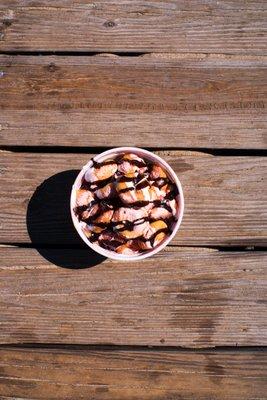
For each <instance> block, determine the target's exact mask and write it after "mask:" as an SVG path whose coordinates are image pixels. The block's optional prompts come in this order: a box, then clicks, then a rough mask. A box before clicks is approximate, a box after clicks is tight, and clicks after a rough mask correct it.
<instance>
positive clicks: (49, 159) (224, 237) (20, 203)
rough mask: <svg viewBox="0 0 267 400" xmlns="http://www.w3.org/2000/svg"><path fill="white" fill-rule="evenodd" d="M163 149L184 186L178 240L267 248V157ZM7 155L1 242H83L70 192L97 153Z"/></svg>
mask: <svg viewBox="0 0 267 400" xmlns="http://www.w3.org/2000/svg"><path fill="white" fill-rule="evenodd" d="M159 154H161V155H162V154H163V156H164V158H165V159H166V160H167V161H168V162H169V163H170V164H171V166H172V167H173V168H174V170H175V171H176V172H177V174H178V176H179V177H180V179H181V182H182V185H183V187H184V195H185V215H184V220H183V222H182V225H181V228H180V230H179V232H178V234H177V235H176V237H175V239H174V240H173V242H172V244H180V245H208V246H210V245H216V246H236V245H242V246H253V245H258V246H265V245H266V243H267V222H266V221H267V218H266V209H267V207H266V201H267V200H266V199H267V196H266V191H267V187H266V185H265V184H264V177H265V175H266V165H267V159H266V158H264V157H217V156H216V157H213V156H210V155H206V154H203V153H197V154H198V155H196V154H193V155H192V154H191V155H186V153H181V154H180V153H179V152H174V151H173V152H163V153H161V152H159ZM0 156H1V171H2V174H1V181H0V199H1V200H0V212H1V213H0V216H1V228H2V230H1V240H0V242H1V243H26V242H27V243H29V242H30V239H31V241H33V243H34V244H35V245H40V244H53V245H59V244H67V245H73V244H74V243H76V244H81V243H82V241H81V240H79V239H78V237H77V236H76V235H75V232H74V228H73V226H72V222H71V219H70V215H69V197H70V190H71V186H72V184H73V181H74V179H75V177H76V176H77V173H78V168H79V169H80V168H81V166H82V165H84V164H86V162H87V161H88V160H89V159H90V158H91V157H92V154H43V153H37V154H31V153H12V152H1V153H0ZM27 228H28V231H27ZM29 236H30V238H29Z"/></svg>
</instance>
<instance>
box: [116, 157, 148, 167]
mask: <svg viewBox="0 0 267 400" xmlns="http://www.w3.org/2000/svg"><path fill="white" fill-rule="evenodd" d="M115 161H116V163H117V164H118V165H121V164H122V163H124V162H128V163H129V164H131V165H135V166H136V167H138V168H143V167H146V163H145V162H143V161H141V160H131V159H129V158H124V155H123V156H118V157H117V158H116V160H115Z"/></svg>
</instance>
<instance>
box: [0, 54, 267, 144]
mask: <svg viewBox="0 0 267 400" xmlns="http://www.w3.org/2000/svg"><path fill="white" fill-rule="evenodd" d="M266 66H267V59H266V57H242V58H241V57H238V56H220V55H219V56H218V55H217V56H215V55H210V56H207V55H149V56H143V57H118V56H112V55H109V56H103V55H102V56H93V57H50V56H49V57H20V56H12V57H11V56H0V71H1V72H0V92H1V97H0V109H1V114H0V144H2V145H43V146H88V145H90V146H103V145H106V144H107V143H108V144H112V145H114V146H119V145H122V146H125V145H137V146H140V147H144V146H147V147H151V146H154V147H158V148H162V147H166V146H168V147H173V148H177V147H179V148H183V147H184V148H244V149H250V148H251V149H252V148H259V149H263V148H266V147H267V123H266V121H267V118H266V98H267V79H266V77H267V73H266Z"/></svg>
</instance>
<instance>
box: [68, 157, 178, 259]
mask: <svg viewBox="0 0 267 400" xmlns="http://www.w3.org/2000/svg"><path fill="white" fill-rule="evenodd" d="M178 199H179V191H178V187H177V185H176V183H175V182H174V181H173V179H172V178H171V177H170V175H169V174H168V171H167V170H166V169H165V168H164V167H163V166H162V165H160V164H159V163H157V162H156V161H152V160H151V159H148V158H146V157H145V156H142V157H141V156H140V155H138V154H135V153H134V152H125V153H119V154H115V155H111V156H110V157H108V158H106V159H104V160H103V161H101V162H99V161H96V160H95V159H92V163H91V165H90V166H88V168H86V169H85V171H84V174H83V176H82V179H81V182H80V185H79V187H78V188H76V196H75V206H74V209H73V212H74V215H75V216H76V218H77V220H78V221H79V224H80V227H81V229H82V231H83V233H84V234H85V236H86V237H87V238H88V240H89V241H90V242H91V243H93V244H97V245H98V246H100V247H101V248H103V249H105V250H108V251H110V252H114V253H117V254H123V255H128V256H134V255H138V254H143V253H146V252H149V251H151V250H153V249H155V248H156V247H158V246H159V245H160V244H162V243H163V242H164V241H165V240H166V239H167V238H168V237H169V236H170V235H171V233H172V232H173V227H174V226H175V224H176V222H177V215H178V214H179V200H178Z"/></svg>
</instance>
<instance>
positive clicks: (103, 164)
mask: <svg viewBox="0 0 267 400" xmlns="http://www.w3.org/2000/svg"><path fill="white" fill-rule="evenodd" d="M92 162H93V167H94V168H95V169H100V168H101V167H104V166H105V165H113V164H116V162H115V161H114V160H107V161H103V162H98V161H95V160H94V159H93V158H92Z"/></svg>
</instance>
